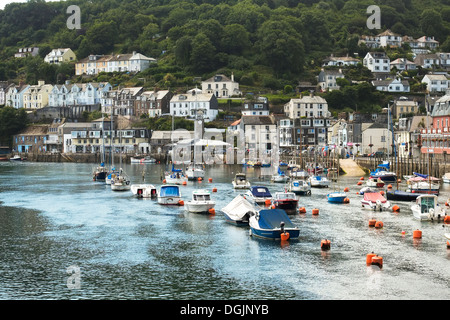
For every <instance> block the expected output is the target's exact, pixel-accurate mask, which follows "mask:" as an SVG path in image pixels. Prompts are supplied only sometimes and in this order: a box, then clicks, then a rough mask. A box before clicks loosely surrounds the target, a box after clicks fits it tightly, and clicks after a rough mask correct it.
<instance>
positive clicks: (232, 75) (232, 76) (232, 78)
mask: <svg viewBox="0 0 450 320" xmlns="http://www.w3.org/2000/svg"><path fill="white" fill-rule="evenodd" d="M231 82H234V73H233V72H232V73H231Z"/></svg>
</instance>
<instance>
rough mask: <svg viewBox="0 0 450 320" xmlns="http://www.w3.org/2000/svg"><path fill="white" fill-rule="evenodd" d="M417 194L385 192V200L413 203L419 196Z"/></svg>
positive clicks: (397, 191) (398, 191)
mask: <svg viewBox="0 0 450 320" xmlns="http://www.w3.org/2000/svg"><path fill="white" fill-rule="evenodd" d="M419 195H420V194H419V193H412V192H407V191H400V190H396V191H387V192H386V198H387V199H388V200H394V201H414V200H416V199H417V197H418V196H419Z"/></svg>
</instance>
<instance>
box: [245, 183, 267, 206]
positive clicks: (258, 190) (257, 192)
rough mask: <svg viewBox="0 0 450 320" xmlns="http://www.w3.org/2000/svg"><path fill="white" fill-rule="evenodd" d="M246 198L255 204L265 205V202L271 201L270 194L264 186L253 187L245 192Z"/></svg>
mask: <svg viewBox="0 0 450 320" xmlns="http://www.w3.org/2000/svg"><path fill="white" fill-rule="evenodd" d="M246 195H247V197H248V198H250V199H251V200H252V201H254V202H256V203H257V204H265V203H266V200H267V201H270V202H271V201H272V194H271V193H270V191H269V189H267V188H266V187H264V186H253V187H250V190H248V191H247V192H246Z"/></svg>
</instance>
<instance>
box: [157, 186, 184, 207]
mask: <svg viewBox="0 0 450 320" xmlns="http://www.w3.org/2000/svg"><path fill="white" fill-rule="evenodd" d="M180 200H181V191H180V187H179V186H177V185H164V186H161V188H160V189H159V193H158V203H159V204H163V205H180Z"/></svg>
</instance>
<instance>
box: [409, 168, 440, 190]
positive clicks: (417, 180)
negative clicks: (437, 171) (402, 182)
mask: <svg viewBox="0 0 450 320" xmlns="http://www.w3.org/2000/svg"><path fill="white" fill-rule="evenodd" d="M439 181H440V179H439V178H435V177H431V176H428V175H425V174H420V173H416V172H414V177H412V178H411V179H409V180H408V181H407V183H408V191H410V192H412V193H427V194H435V195H439V188H440V183H439Z"/></svg>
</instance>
